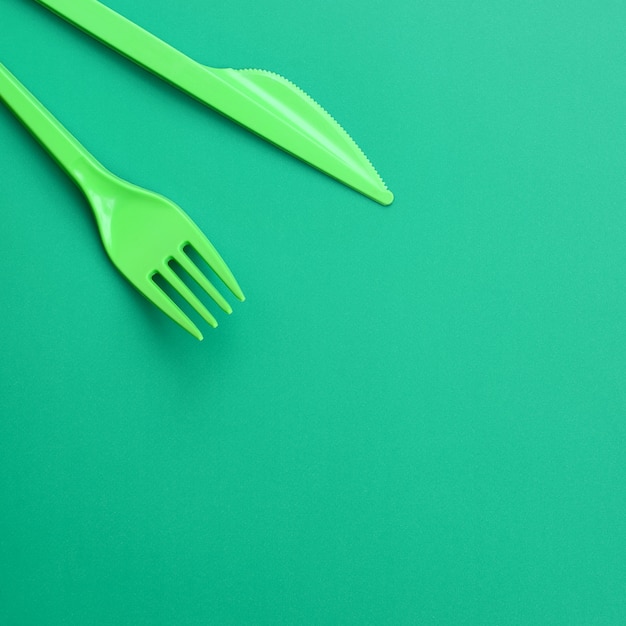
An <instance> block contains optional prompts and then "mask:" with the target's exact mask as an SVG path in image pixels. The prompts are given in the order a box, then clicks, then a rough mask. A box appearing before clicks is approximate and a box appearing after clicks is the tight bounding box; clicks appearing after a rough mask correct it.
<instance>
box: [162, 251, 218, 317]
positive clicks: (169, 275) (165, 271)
mask: <svg viewBox="0 0 626 626" xmlns="http://www.w3.org/2000/svg"><path fill="white" fill-rule="evenodd" d="M159 271H160V273H161V276H163V278H165V280H166V281H167V282H168V283H169V284H170V285H171V286H172V287H174V289H176V291H178V293H179V294H180V295H181V296H182V297H183V298H185V300H187V302H188V303H189V304H190V305H191V306H192V307H193V308H194V309H195V310H196V312H197V313H198V314H199V315H201V316H202V318H203V319H204V321H205V322H206V323H207V324H209V326H213V328H217V320H216V319H215V318H214V317H213V316H212V315H211V314H210V313H209V311H208V310H207V308H206V307H205V306H204V304H202V302H200V300H198V297H197V296H196V294H195V293H194V292H193V291H191V289H189V287H187V285H185V283H184V282H183V281H182V280H181V279H180V277H179V276H178V274H177V273H176V272H175V271H174V270H173V269H172V268H171V267H170V266H169V265H168V263H167V262H165V263H164V264H163V267H162V268H161V269H160V270H159Z"/></svg>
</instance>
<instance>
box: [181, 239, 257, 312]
mask: <svg viewBox="0 0 626 626" xmlns="http://www.w3.org/2000/svg"><path fill="white" fill-rule="evenodd" d="M189 243H190V244H191V246H192V247H193V248H195V249H196V252H198V254H199V255H200V256H201V257H202V258H203V259H204V260H205V261H206V263H207V264H208V265H209V267H210V268H211V269H212V270H213V271H214V272H215V273H216V274H217V275H218V276H219V277H220V279H221V280H222V282H223V283H224V284H225V285H226V286H227V287H228V288H229V289H230V290H231V291H232V292H233V294H235V297H236V298H237V299H238V300H241V301H242V302H243V301H244V300H245V299H246V297H245V296H244V295H243V291H241V287H240V286H239V284H238V283H237V280H236V279H235V277H234V276H233V274H232V272H231V271H230V270H229V269H228V265H226V263H225V262H224V260H223V259H222V257H221V256H220V255H219V252H218V251H217V250H216V249H215V248H214V247H213V244H212V243H211V242H210V241H209V240H208V239H207V238H206V237H205V236H204V235H203V234H202V233H201V232H198V233H197V234H196V235H195V236H194V237H192V238H191V239H189Z"/></svg>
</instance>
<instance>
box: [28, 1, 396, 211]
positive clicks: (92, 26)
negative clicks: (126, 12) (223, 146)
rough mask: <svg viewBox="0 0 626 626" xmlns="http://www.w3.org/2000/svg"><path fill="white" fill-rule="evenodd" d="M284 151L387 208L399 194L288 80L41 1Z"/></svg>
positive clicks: (106, 16) (92, 4) (88, 4)
mask: <svg viewBox="0 0 626 626" xmlns="http://www.w3.org/2000/svg"><path fill="white" fill-rule="evenodd" d="M36 1H37V2H39V4H42V5H44V6H45V7H47V8H48V9H50V10H52V11H53V12H55V13H57V14H58V15H60V16H61V17H63V18H65V19H66V20H67V21H69V22H70V23H72V24H74V25H75V26H78V27H79V28H81V29H82V30H84V31H85V32H87V33H88V34H90V35H92V36H93V37H95V38H96V39H99V40H100V41H102V42H103V43H105V44H107V45H108V46H110V47H111V48H113V49H114V50H117V51H118V52H120V53H122V54H123V55H125V56H127V57H128V58H129V59H131V60H133V61H135V62H136V63H137V64H139V65H141V66H142V67H144V68H146V69H148V70H150V71H151V72H154V73H155V74H156V75H157V76H160V77H161V78H163V79H164V80H166V81H167V82H169V83H171V84H173V85H175V86H176V87H178V88H179V89H181V90H182V91H184V92H186V93H188V94H189V95H191V96H193V97H194V98H196V99H198V100H200V101H201V102H203V103H204V104H206V105H208V106H210V107H211V108H213V109H215V110H216V111H219V112H220V113H222V114H223V115H225V116H226V117H228V118H230V119H231V120H233V121H235V122H237V123H239V124H241V125H242V126H244V127H245V128H248V129H249V130H251V131H252V132H254V133H256V134H257V135H260V136H261V137H263V138H264V139H266V140H267V141H269V142H271V143H273V144H275V145H276V146H278V147H280V148H282V149H283V150H285V151H286V152H289V153H290V154H292V155H294V156H296V157H298V158H300V159H302V160H303V161H305V162H307V163H309V164H310V165H312V166H313V167H316V168H317V169H319V170H321V171H323V172H325V173H326V174H328V175H330V176H332V177H333V178H336V179H337V180H339V181H341V182H342V183H344V184H346V185H348V186H349V187H352V188H353V189H356V190H357V191H359V192H361V193H362V194H364V195H366V196H368V197H369V198H372V199H373V200H376V202H379V203H380V204H384V205H388V204H391V202H392V201H393V194H392V193H391V191H389V189H387V187H386V185H385V183H384V182H383V180H382V178H381V177H380V176H379V175H378V173H377V172H376V170H375V169H374V167H373V165H372V164H371V163H370V161H369V160H368V159H367V157H366V156H365V154H364V153H363V151H362V150H361V149H360V148H359V147H358V146H357V145H356V143H355V142H354V141H353V139H352V138H351V137H350V135H348V133H347V132H346V131H345V130H344V129H343V128H342V127H341V126H340V125H339V124H338V123H337V122H336V121H335V120H334V119H333V118H332V117H331V116H330V115H329V114H328V113H327V112H326V111H325V110H324V109H323V108H322V107H321V106H320V105H319V104H318V103H317V102H315V100H313V98H311V97H310V96H309V95H307V94H306V93H304V92H303V91H302V90H301V89H300V88H298V87H297V86H296V85H294V84H293V83H292V82H290V81H288V80H287V79H286V78H283V77H282V76H279V75H278V74H274V73H273V72H267V71H265V70H254V69H245V70H235V69H230V68H224V69H222V68H219V69H218V68H213V67H207V66H205V65H201V64H200V63H197V62H196V61H194V60H193V59H191V58H189V57H188V56H186V55H184V54H183V53H182V52H180V51H178V50H176V49H175V48H173V47H172V46H170V45H168V44H167V43H165V42H164V41H162V40H160V39H158V38H157V37H155V36H154V35H152V34H151V33H149V32H147V31H146V30H144V29H143V28H141V27H140V26H137V25H136V24H134V23H133V22H131V21H130V20H128V19H126V18H125V17H123V16H121V15H120V14H119V13H116V12H115V11H113V10H112V9H110V8H108V7H106V6H104V5H103V4H101V3H100V2H97V1H96V0H36Z"/></svg>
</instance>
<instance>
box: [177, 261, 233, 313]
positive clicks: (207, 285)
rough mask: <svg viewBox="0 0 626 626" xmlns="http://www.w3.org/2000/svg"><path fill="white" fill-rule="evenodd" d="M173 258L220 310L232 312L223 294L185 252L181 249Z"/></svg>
mask: <svg viewBox="0 0 626 626" xmlns="http://www.w3.org/2000/svg"><path fill="white" fill-rule="evenodd" d="M174 260H175V261H176V262H178V263H179V264H180V265H181V266H182V268H183V269H184V270H185V271H186V272H187V273H188V274H189V275H190V276H191V277H192V278H193V279H194V280H195V281H196V282H197V283H198V285H200V287H202V289H204V291H206V293H207V294H208V295H209V296H211V298H213V300H215V302H217V304H218V305H219V307H220V308H221V309H222V311H225V312H226V313H229V314H230V313H232V312H233V310H232V308H231V306H230V304H228V302H226V300H225V299H224V296H222V294H221V293H220V292H219V291H218V290H217V289H216V288H215V287H214V286H213V284H212V283H211V282H210V281H209V279H208V278H207V277H206V276H205V275H204V274H203V273H202V272H201V271H200V269H199V268H198V266H197V265H196V264H195V263H194V262H193V261H192V260H191V259H190V258H189V257H188V256H187V254H185V252H184V251H183V252H182V253H181V254H179V255H178V256H175V257H174Z"/></svg>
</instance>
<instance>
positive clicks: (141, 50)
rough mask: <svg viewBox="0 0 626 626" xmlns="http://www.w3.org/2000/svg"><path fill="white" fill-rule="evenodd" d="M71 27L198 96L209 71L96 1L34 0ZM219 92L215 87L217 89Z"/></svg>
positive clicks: (209, 75)
mask: <svg viewBox="0 0 626 626" xmlns="http://www.w3.org/2000/svg"><path fill="white" fill-rule="evenodd" d="M36 2H38V3H39V4H41V5H43V6H45V7H46V8H48V9H50V10H51V11H52V12H53V13H56V14H57V15H59V16H60V17H62V18H64V19H65V20H67V21H68V22H70V23H71V24H73V25H74V26H77V27H78V28H79V29H81V30H83V31H85V32H86V33H87V34H89V35H91V36H92V37H95V38H96V39H98V40H100V41H101V42H102V43H104V44H106V45H107V46H109V47H111V48H113V49H114V50H116V51H117V52H119V53H120V54H122V55H124V56H126V57H128V58H129V59H131V60H132V61H134V62H135V63H137V64H138V65H140V66H142V67H144V68H145V69H147V70H149V71H151V72H153V73H154V74H156V75H157V76H160V77H161V78H163V79H164V80H166V81H167V82H169V83H171V84H173V85H174V86H176V87H178V88H179V89H182V90H183V91H186V92H187V93H189V94H190V95H192V96H194V97H196V98H198V99H201V100H203V101H204V98H203V97H202V95H201V94H199V93H197V85H198V83H199V82H200V81H199V78H200V75H201V81H202V82H203V83H204V84H206V82H207V81H210V79H211V74H210V72H208V71H207V70H208V68H206V67H204V66H203V65H200V64H199V63H197V62H196V61H194V60H193V59H191V58H190V57H188V56H187V55H185V54H183V53H182V52H180V51H179V50H176V48H173V47H172V46H170V45H169V44H167V43H165V42H164V41H163V40H161V39H159V38H158V37H155V36H154V35H153V34H151V33H149V32H148V31H146V30H144V29H143V28H141V27H140V26H138V25H137V24H135V23H134V22H131V21H130V20H128V19H126V18H125V17H124V16H122V15H120V14H119V13H116V12H115V11H113V10H112V9H110V8H109V7H107V6H105V5H103V4H101V3H100V2H97V0H36ZM217 91H218V92H219V89H218V90H217Z"/></svg>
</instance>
